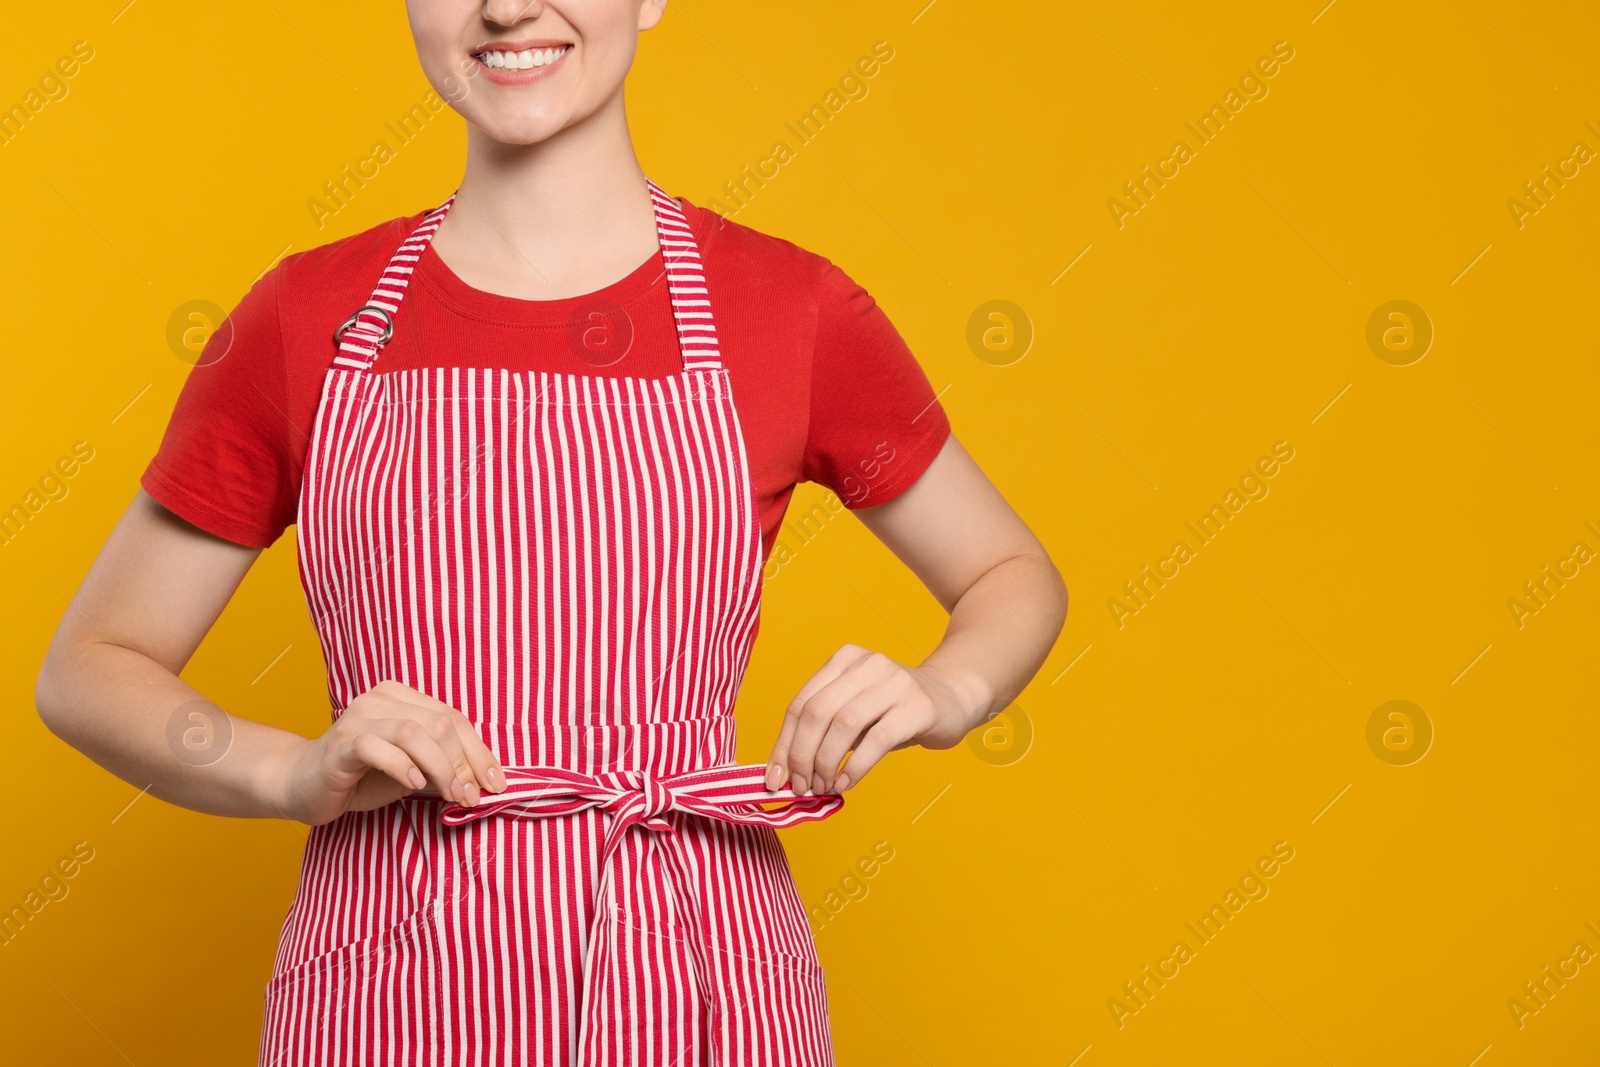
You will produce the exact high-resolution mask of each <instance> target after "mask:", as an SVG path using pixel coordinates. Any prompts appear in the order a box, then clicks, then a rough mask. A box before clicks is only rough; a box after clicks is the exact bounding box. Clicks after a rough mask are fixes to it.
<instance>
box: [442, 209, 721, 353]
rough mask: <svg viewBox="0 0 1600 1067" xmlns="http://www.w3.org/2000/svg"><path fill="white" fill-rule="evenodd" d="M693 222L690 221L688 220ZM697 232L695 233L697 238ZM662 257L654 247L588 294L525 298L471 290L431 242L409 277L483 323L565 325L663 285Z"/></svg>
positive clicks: (622, 304)
mask: <svg viewBox="0 0 1600 1067" xmlns="http://www.w3.org/2000/svg"><path fill="white" fill-rule="evenodd" d="M691 226H692V223H691ZM698 236H699V235H698V234H696V237H697V238H698ZM666 272H667V268H666V261H665V260H664V259H663V258H662V255H661V249H660V248H659V247H658V248H657V249H656V251H655V252H654V253H652V254H651V256H650V257H649V258H648V259H646V260H645V261H644V262H643V263H641V264H639V265H638V266H637V267H635V268H634V269H633V270H631V271H629V272H628V273H627V274H625V275H624V276H622V277H621V278H619V279H617V280H616V281H614V282H612V283H611V284H609V285H605V286H602V287H601V288H599V289H596V290H594V291H593V292H590V293H584V294H582V295H579V296H565V297H558V298H556V299H554V300H526V299H523V298H521V297H515V296H504V295H502V294H499V293H491V292H488V291H487V290H484V289H478V288H475V287H473V286H471V285H469V284H467V282H466V281H464V280H463V279H462V278H461V276H460V275H458V274H456V272H455V271H453V270H451V269H450V266H449V264H447V263H446V262H445V261H444V259H443V258H442V257H440V256H439V255H438V254H437V253H436V252H435V251H434V249H433V242H432V241H429V242H428V244H427V247H425V248H424V249H423V250H422V254H421V255H420V256H419V257H418V259H417V263H416V268H415V272H414V274H413V276H412V277H413V280H417V279H420V280H421V281H422V283H423V285H424V286H426V287H427V289H428V291H429V292H430V293H431V294H432V295H433V296H434V297H436V298H437V299H438V300H440V301H441V302H442V303H444V304H445V305H446V306H448V307H449V308H451V310H453V311H455V312H457V313H459V314H462V315H467V316H469V317H471V318H474V319H478V320H480V321H483V322H489V323H498V324H501V325H507V326H556V327H568V326H573V325H577V324H580V323H582V322H585V321H587V319H588V316H589V314H590V313H591V312H593V311H595V310H597V309H599V308H605V307H619V308H626V307H628V306H630V305H631V304H634V303H636V302H637V301H639V300H641V299H643V298H644V297H646V296H647V295H649V294H650V293H651V291H653V290H654V289H655V288H656V286H658V285H663V284H665V280H666Z"/></svg>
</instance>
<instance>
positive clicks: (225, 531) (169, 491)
mask: <svg viewBox="0 0 1600 1067" xmlns="http://www.w3.org/2000/svg"><path fill="white" fill-rule="evenodd" d="M281 277H282V265H281V264H280V265H279V266H278V267H275V268H274V269H272V270H271V271H268V272H267V273H266V274H264V275H262V277H261V278H260V279H258V280H257V281H256V283H255V284H254V285H253V286H251V288H250V291H249V292H247V293H246V294H245V295H244V297H243V298H242V299H241V300H240V301H239V303H238V305H237V306H236V307H234V309H233V311H231V312H230V313H229V314H228V317H227V319H226V321H225V322H224V323H223V324H222V325H221V326H219V327H218V328H217V329H216V330H214V331H213V332H212V334H211V337H210V338H209V339H208V340H207V341H206V345H205V348H204V350H203V351H202V352H201V355H200V359H199V361H198V362H197V363H196V364H195V366H194V368H193V369H192V370H191V371H190V372H189V377H188V378H187V379H186V380H185V381H184V383H183V388H182V389H181V390H180V391H179V393H178V399H177V402H176V404H175V405H174V406H173V410H172V417H171V419H170V420H169V421H168V423H167V428H166V432H165V433H164V434H163V436H162V438H161V444H160V447H159V448H158V449H157V450H156V453H155V455H154V456H153V457H152V458H151V460H150V463H149V465H148V466H147V467H146V468H145V470H144V474H143V475H142V476H141V477H140V479H139V484H140V485H141V486H143V487H144V490H145V492H147V493H149V494H150V495H151V496H152V497H154V498H155V499H156V500H157V501H158V502H159V503H161V504H162V505H163V506H165V507H167V508H168V509H170V510H171V511H173V512H175V513H177V514H178V515H179V516H181V517H182V518H184V519H187V520H188V521H189V522H191V523H193V524H194V525H196V526H198V527H200V528H201V529H203V530H208V531H210V532H211V533H214V534H216V535H217V536H219V537H222V538H225V539H227V540H229V541H233V542H236V543H238V544H241V545H247V546H249V547H252V548H266V547H268V546H269V545H271V544H272V543H273V542H275V541H276V540H277V539H278V537H279V536H281V535H282V533H283V531H284V530H285V529H287V528H288V527H289V525H290V524H292V523H293V522H294V509H295V504H296V500H297V492H296V491H297V488H298V487H297V486H296V485H294V483H293V474H292V468H293V456H292V454H291V450H290V447H289V444H290V435H291V434H294V433H295V432H297V431H296V430H295V429H294V427H293V426H292V425H291V424H290V420H289V416H288V415H287V414H286V412H287V411H288V410H289V405H288V403H287V402H286V394H287V391H288V390H287V376H286V371H287V368H286V365H285V358H284V344H283V334H282V331H281V330H280V328H279V321H278V287H279V281H280V278H281Z"/></svg>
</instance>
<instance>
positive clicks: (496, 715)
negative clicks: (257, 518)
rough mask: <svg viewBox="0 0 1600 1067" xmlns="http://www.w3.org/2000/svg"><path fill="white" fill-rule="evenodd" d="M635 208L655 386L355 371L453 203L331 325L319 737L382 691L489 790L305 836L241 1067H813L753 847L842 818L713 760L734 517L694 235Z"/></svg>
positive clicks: (738, 599)
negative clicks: (433, 725)
mask: <svg viewBox="0 0 1600 1067" xmlns="http://www.w3.org/2000/svg"><path fill="white" fill-rule="evenodd" d="M648 185H649V192H650V196H651V198H652V200H653V202H654V204H655V219H656V228H657V233H658V235H659V237H660V242H661V254H662V259H663V262H664V265H665V268H666V274H667V284H668V289H669V291H670V294H671V300H672V311H673V316H674V319H675V320H676V323H677V336H678V346H679V349H680V350H681V352H682V356H683V370H682V372H681V373H679V374H677V375H674V376H672V377H668V378H659V379H657V378H629V377H620V378H607V377H596V376H588V375H577V374H556V373H548V372H544V371H528V372H512V371H509V370H506V369H502V368H495V367H481V368H445V367H424V368H419V369H412V370H398V371H393V372H387V373H375V372H374V369H373V368H374V363H375V362H376V360H377V357H378V354H379V353H380V352H381V351H382V348H383V344H384V342H386V341H387V340H388V339H389V338H390V337H391V336H392V334H393V331H394V330H395V329H397V328H399V329H403V328H404V327H405V319H404V317H403V316H401V315H400V314H399V311H400V305H401V300H402V298H403V297H404V295H405V291H406V287H407V284H408V282H409V281H410V278H411V272H412V268H413V266H414V264H415V263H416V262H417V258H418V256H419V255H420V254H421V253H422V251H423V250H424V249H425V248H426V246H427V242H428V241H429V240H430V239H431V238H432V236H433V234H434V231H435V230H437V229H438V227H439V223H440V222H441V221H442V220H443V218H444V216H445V213H446V212H447V211H448V210H449V209H450V206H451V204H452V203H453V202H454V201H455V196H453V195H452V196H451V198H450V199H449V200H447V201H446V202H445V203H444V204H443V205H441V206H440V207H439V208H437V209H435V210H434V211H432V212H430V213H429V214H428V215H427V216H426V217H425V218H424V219H423V221H422V223H421V224H420V225H419V226H418V227H417V228H416V230H415V231H414V232H413V233H412V234H411V236H410V237H409V238H408V239H407V240H406V242H405V243H404V244H402V245H401V246H400V248H399V250H398V251H396V253H395V254H394V257H393V259H392V260H391V261H390V263H389V265H388V267H387V268H386V269H385V271H384V273H383V276H382V279H381V280H380V281H379V282H378V285H377V288H376V289H375V290H374V291H373V294H372V299H371V302H370V303H369V304H368V305H367V306H366V307H364V308H362V309H361V310H360V311H358V312H357V313H356V314H355V315H353V316H351V319H350V320H349V321H348V322H347V323H346V324H345V326H344V327H343V328H341V330H340V334H339V341H340V345H339V352H338V355H337V356H336V357H335V358H334V360H333V366H332V367H330V369H329V371H328V374H327V377H326V380H325V382H324V384H323V390H322V397H321V401H320V405H319V408H318V411H317V416H316V421H315V425H314V429H313V432H312V438H311V444H310V450H309V453H308V455H307V458H306V464H305V475H304V482H303V485H302V490H301V496H300V503H299V510H298V515H297V524H298V537H297V540H298V545H299V565H300V577H301V581H302V583H303V585H304V587H305V591H306V597H307V602H308V605H309V607H310V609H311V613H312V616H313V619H314V621H315V623H316V627H317V632H318V635H319V637H320V640H321V645H322V651H323V655H324V658H325V660H326V662H327V669H328V691H329V696H330V698H331V701H332V706H333V715H334V717H335V718H337V717H338V715H339V714H340V712H341V711H342V710H343V709H344V708H345V707H347V706H348V705H349V704H350V702H351V701H352V700H354V699H355V698H356V697H357V696H359V695H360V694H362V693H364V692H366V691H367V690H368V689H370V688H372V687H373V686H374V685H376V684H377V683H378V682H380V681H383V680H385V679H395V680H397V681H400V682H403V683H405V684H406V685H408V686H411V687H413V688H415V689H418V690H420V691H422V692H424V693H427V694H429V695H431V696H433V697H435V698H437V699H439V700H441V701H443V702H444V703H446V704H448V705H450V706H451V707H453V708H457V709H459V710H460V711H461V712H462V713H463V714H464V715H465V716H466V717H467V719H468V720H469V721H470V722H471V723H472V724H473V725H474V726H475V727H476V728H477V730H478V732H479V734H480V735H481V736H482V737H483V738H484V740H485V742H486V743H487V744H488V745H489V747H490V748H491V749H492V750H493V751H494V752H495V754H496V755H497V756H498V758H499V759H500V761H501V763H502V765H503V766H504V767H505V769H506V778H507V780H508V783H509V784H508V787H507V789H506V790H505V791H504V792H503V793H499V794H492V793H486V794H484V802H483V803H481V804H480V805H479V806H477V807H474V808H467V807H463V806H460V805H457V804H454V803H451V802H448V801H446V800H442V799H440V798H438V797H433V796H425V795H421V794H413V795H411V796H408V797H406V798H405V799H403V800H401V801H398V802H396V803H394V804H390V805H387V806H385V807H383V808H380V809H377V810H374V811H364V812H349V813H346V814H345V815H343V816H341V817H339V818H338V819H335V820H334V821H332V822H330V823H327V824H325V825H322V826H315V827H312V828H311V831H310V835H309V839H308V841H307V843H306V849H305V855H304V859H303V862H302V865H301V871H300V878H299V883H298V886H297V889H296V893H295V897H294V900H293V903H292V904H291V905H290V907H289V911H288V915H287V917H286V918H285V921H284V924H283V931H282V936H281V939H280V942H279V946H278V951H277V957H276V960H275V963H274V966H273V972H272V976H271V979H270V981H269V983H268V985H267V988H266V997H265V1000H266V1011H265V1020H264V1026H263V1035H262V1043H261V1052H260V1060H259V1062H260V1064H261V1065H262V1067H268V1065H271V1067H289V1065H301V1064H305V1065H311V1064H317V1065H330V1064H349V1065H356V1064H360V1065H367V1064H397V1065H398V1064H408V1065H409V1064H416V1065H422V1064H429V1065H438V1064H452V1065H455V1064H459V1065H468V1064H476V1065H485V1067H487V1065H499V1064H538V1065H560V1067H569V1065H580V1064H581V1065H612V1064H617V1065H624V1064H626V1065H638V1067H695V1065H701V1064H714V1065H718V1067H734V1065H747V1064H763V1065H764V1064H771V1065H777V1064H784V1065H792V1067H831V1065H832V1064H833V1052H832V1046H831V1041H830V1037H829V1030H828V1003H827V990H826V987H825V984H824V981H823V974H822V970H821V968H820V966H819V964H818V960H817V955H816V949H815V945H814V943H813V941H812V938H811V931H810V928H809V927H808V925H807V923H806V919H805V911H804V908H803V907H802V905H801V902H800V900H799V897H798V894H797V893H796V891H795V886H794V881H793V879H792V877H791V874H790V870H789V866H788V861H787V859H786V858H785V855H784V851H783V848H782V846H781V844H780V843H779V841H778V837H777V834H776V832H775V829H776V828H778V827H783V826H788V825H792V824H795V823H800V822H806V821H809V820H814V819H821V818H825V817H827V816H828V815H831V814H832V813H833V812H835V811H837V810H838V809H839V807H840V806H841V805H842V804H843V798H842V797H839V796H835V795H824V796H806V797H797V796H796V795H795V794H794V793H793V791H792V790H791V789H790V788H789V787H788V786H787V785H785V786H784V787H783V788H781V789H779V790H776V791H772V792H769V791H767V790H766V789H765V788H764V786H763V783H762V779H763V776H764V768H763V767H761V766H740V765H737V764H735V762H734V760H735V752H734V719H733V706H734V698H735V696H736V695H737V693H738V690H739V685H740V682H741V681H742V679H743V676H744V671H745V666H746V663H747V661H748V658H749V654H750V647H751V643H752V641H753V639H754V635H755V623H756V616H757V611H758V607H759V604H760V598H761V529H760V521H759V517H758V513H757V510H756V506H755V498H754V492H753V487H752V484H751V479H750V470H749V463H748V459H747V456H746V453H745V446H744V439H743V437H742V435H741V431H740V428H739V419H738V415H737V413H736V411H735V409H734V404H733V396H732V392H731V390H730V387H729V379H728V373H727V371H726V369H725V368H724V367H723V365H722V361H721V357H720V354H719V352H718V348H717V334H716V327H715V325H714V321H713V318H712V313H711V303H710V297H709V293H708V292H707V289H706V285H705V277H704V274H703V272H702V266H701V261H700V254H699V249H698V247H697V246H696V243H695V239H694V234H693V233H692V232H691V230H690V228H689V225H688V223H687V221H686V220H685V218H684V216H683V213H682V211H681V209H680V207H679V205H678V204H677V203H676V201H674V200H673V199H672V198H671V197H669V196H667V195H666V194H665V193H663V192H662V190H661V188H660V187H659V186H658V185H656V183H655V182H653V181H650V182H648ZM492 356H493V353H485V357H486V358H485V360H484V362H486V363H492V362H493V359H492Z"/></svg>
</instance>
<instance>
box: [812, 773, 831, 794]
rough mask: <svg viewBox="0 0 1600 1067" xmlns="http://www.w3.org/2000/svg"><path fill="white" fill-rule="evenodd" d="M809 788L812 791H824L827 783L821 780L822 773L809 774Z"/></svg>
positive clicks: (826, 788)
mask: <svg viewBox="0 0 1600 1067" xmlns="http://www.w3.org/2000/svg"><path fill="white" fill-rule="evenodd" d="M811 788H812V791H813V792H817V793H825V792H827V790H828V783H827V782H824V781H823V780H822V775H820V774H813V775H812V776H811Z"/></svg>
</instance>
